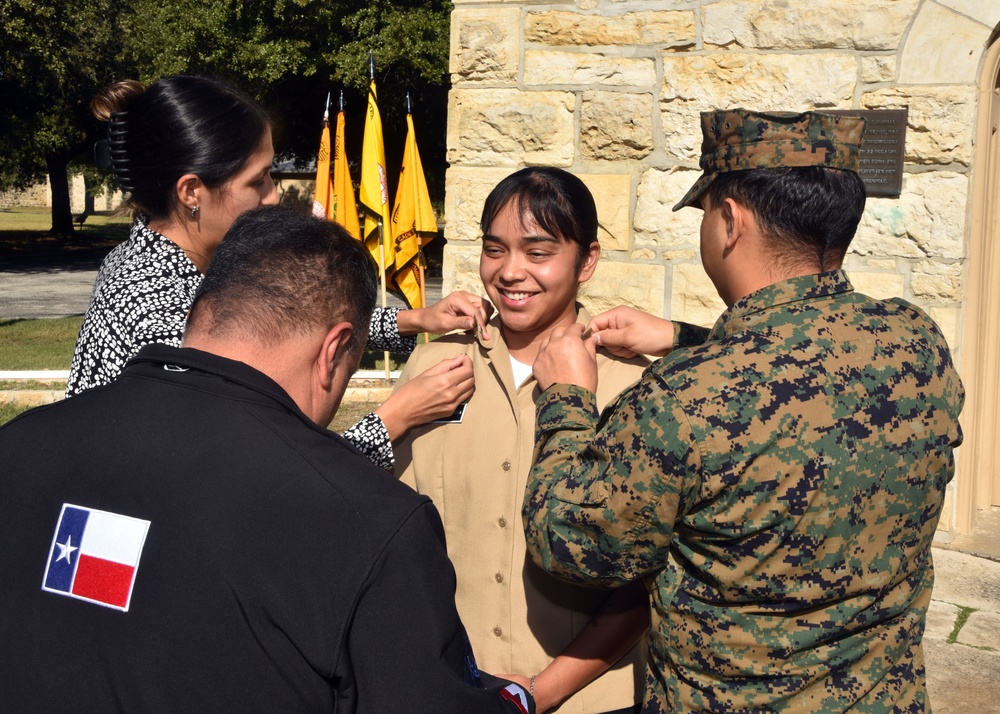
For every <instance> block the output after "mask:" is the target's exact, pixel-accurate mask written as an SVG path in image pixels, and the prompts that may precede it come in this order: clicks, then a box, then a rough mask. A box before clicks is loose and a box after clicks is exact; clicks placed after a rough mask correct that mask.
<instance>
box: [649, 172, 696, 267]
mask: <svg viewBox="0 0 1000 714" xmlns="http://www.w3.org/2000/svg"><path fill="white" fill-rule="evenodd" d="M699 176H701V172H699V171H688V170H685V169H674V170H670V171H661V170H659V169H649V170H648V171H646V172H644V173H643V174H642V177H641V178H640V180H639V187H638V188H637V189H636V203H635V218H634V219H633V227H634V228H635V247H636V248H637V249H641V248H648V249H650V250H653V251H662V250H677V249H689V250H690V249H695V250H697V248H698V245H699V236H700V230H701V216H702V212H701V211H699V210H698V209H696V208H683V209H681V210H680V211H677V212H676V213H674V212H673V210H672V209H673V207H674V204H676V203H677V202H678V201H679V200H680V199H681V198H682V197H683V196H684V194H685V193H687V191H688V189H689V188H691V186H692V185H693V184H694V182H695V181H697V180H698V177H699Z"/></svg>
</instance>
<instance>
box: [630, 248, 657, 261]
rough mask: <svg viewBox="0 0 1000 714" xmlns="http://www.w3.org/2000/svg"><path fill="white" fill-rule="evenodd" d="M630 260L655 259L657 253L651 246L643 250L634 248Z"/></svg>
mask: <svg viewBox="0 0 1000 714" xmlns="http://www.w3.org/2000/svg"><path fill="white" fill-rule="evenodd" d="M629 260H631V261H639V262H641V261H653V260H656V253H654V252H653V251H651V250H650V249H649V248H643V249H642V250H633V251H632V253H631V254H630V255H629Z"/></svg>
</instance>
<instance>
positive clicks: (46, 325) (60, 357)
mask: <svg viewBox="0 0 1000 714" xmlns="http://www.w3.org/2000/svg"><path fill="white" fill-rule="evenodd" d="M81 322H83V318H82V317H80V316H76V317H58V318H53V319H48V320H0V370H26V369H31V370H34V369H69V366H70V363H71V362H72V361H73V347H74V346H75V345H76V336H77V334H78V333H79V332H80V323H81Z"/></svg>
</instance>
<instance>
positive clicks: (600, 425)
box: [524, 271, 964, 713]
mask: <svg viewBox="0 0 1000 714" xmlns="http://www.w3.org/2000/svg"><path fill="white" fill-rule="evenodd" d="M963 399H964V391H963V387H962V384H961V382H960V380H959V377H958V374H957V373H956V371H955V368H954V366H953V365H952V361H951V356H950V354H949V351H948V346H947V344H946V343H945V340H944V338H943V337H942V335H941V333H940V332H939V330H938V328H937V326H936V325H935V324H934V323H933V322H932V321H931V319H930V318H929V317H928V316H927V315H926V314H924V313H923V312H922V311H921V310H919V309H918V308H916V307H914V306H913V305H910V304H908V303H906V302H905V301H903V300H898V299H893V300H887V301H879V300H873V299H871V298H868V297H866V296H864V295H860V294H858V293H855V292H854V291H853V288H852V287H851V284H850V283H849V281H848V279H847V276H846V275H845V274H844V273H843V272H839V271H838V272H831V273H824V274H821V275H813V276H806V277H800V278H794V279H791V280H787V281H784V282H781V283H778V284H776V285H772V286H769V287H767V288H764V289H763V290H760V291H757V292H756V293H754V294H752V295H749V296H747V297H745V298H743V299H741V300H739V301H738V302H736V303H735V304H734V305H733V306H732V307H731V308H729V309H728V310H727V311H726V312H725V313H724V314H723V315H722V317H720V319H719V321H718V322H717V323H716V325H715V327H714V328H713V330H712V332H711V334H710V336H709V339H708V341H707V342H706V343H705V344H703V345H700V346H697V347H692V348H688V349H681V350H676V351H675V352H674V353H672V354H671V355H669V356H667V357H665V358H663V359H661V360H659V361H657V362H656V363H654V364H653V365H652V366H651V367H650V368H649V369H647V370H646V372H645V374H644V375H643V378H642V379H641V380H640V382H639V383H638V384H637V385H636V386H635V387H633V388H632V389H631V390H628V391H626V392H624V393H623V394H622V395H621V396H620V397H619V399H618V401H617V403H614V404H612V405H611V406H610V407H609V408H608V409H607V410H606V411H605V413H604V415H603V416H602V417H601V418H600V421H599V420H598V414H597V412H596V409H595V407H594V398H593V395H592V394H591V393H590V392H589V391H587V390H583V389H580V388H578V387H574V386H568V385H555V386H553V387H552V388H550V389H549V390H547V391H546V392H545V393H543V394H542V395H541V396H540V397H539V400H538V428H537V433H536V437H537V445H536V453H535V463H536V465H535V468H534V470H533V473H532V478H531V480H530V481H529V484H528V488H527V491H526V495H525V502H524V518H525V530H526V536H527V546H528V550H529V553H530V554H531V556H532V558H533V559H534V560H535V561H536V562H537V563H538V564H539V565H541V566H542V567H544V568H545V569H546V570H549V571H550V572H553V573H556V574H557V575H559V576H561V577H564V578H566V579H569V580H572V581H576V582H585V583H590V584H593V585H605V586H612V585H620V584H622V583H625V582H629V581H632V580H635V579H639V578H642V579H644V580H645V582H646V584H647V587H648V590H649V593H650V599H651V605H652V630H651V636H650V658H649V670H648V671H647V682H646V695H645V697H646V704H645V710H644V711H646V712H701V711H711V712H751V711H752V712H771V711H780V712H820V713H824V712H841V711H845V710H847V709H852V708H853V709H852V711H858V712H889V711H908V712H910V711H912V712H917V711H925V710H929V705H928V703H927V701H926V697H927V695H926V687H925V675H924V659H923V652H922V649H921V638H922V635H923V631H924V621H925V615H926V612H927V607H928V603H929V601H930V594H931V586H932V584H933V566H932V563H931V550H930V546H931V540H932V537H933V534H934V530H935V528H936V525H937V522H938V517H939V515H940V513H941V507H942V503H943V501H944V493H945V486H946V485H947V483H948V481H949V480H950V479H951V477H952V475H953V472H954V461H953V454H952V452H953V449H954V448H955V447H956V446H958V445H959V444H960V443H961V439H962V436H961V430H960V428H959V424H958V415H959V412H960V411H961V407H962V403H963ZM669 559H672V560H673V561H674V563H676V573H675V572H674V570H673V568H672V567H671V566H670V564H669V562H668V560H669Z"/></svg>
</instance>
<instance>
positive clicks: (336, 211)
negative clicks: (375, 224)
mask: <svg viewBox="0 0 1000 714" xmlns="http://www.w3.org/2000/svg"><path fill="white" fill-rule="evenodd" d="M341 102H343V99H341ZM327 218H329V219H331V220H333V221H335V222H337V223H339V224H340V225H342V226H343V227H344V228H346V229H347V232H348V233H350V234H351V235H352V236H354V237H355V238H357V239H358V240H361V226H360V225H359V224H358V204H357V203H356V202H355V200H354V182H353V181H351V172H350V170H349V169H348V168H347V153H346V152H345V151H344V110H343V109H341V110H340V111H339V112H337V132H336V134H335V135H334V140H333V207H332V210H331V211H330V212H329V213H328V214H327Z"/></svg>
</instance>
